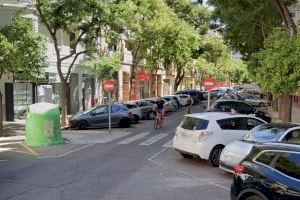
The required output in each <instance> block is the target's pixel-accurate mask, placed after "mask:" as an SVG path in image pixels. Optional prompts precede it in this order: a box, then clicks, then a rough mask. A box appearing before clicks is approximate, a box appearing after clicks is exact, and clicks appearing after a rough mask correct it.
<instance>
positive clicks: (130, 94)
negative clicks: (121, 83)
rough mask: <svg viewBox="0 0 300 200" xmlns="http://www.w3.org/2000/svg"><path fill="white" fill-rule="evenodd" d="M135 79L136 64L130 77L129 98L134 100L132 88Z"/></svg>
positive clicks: (132, 67)
mask: <svg viewBox="0 0 300 200" xmlns="http://www.w3.org/2000/svg"><path fill="white" fill-rule="evenodd" d="M133 63H134V62H133ZM133 79H135V66H134V65H132V66H131V71H130V78H129V100H133V99H132V92H133V90H132V89H133V88H132V82H133ZM134 84H135V83H134ZM135 87H136V86H135Z"/></svg>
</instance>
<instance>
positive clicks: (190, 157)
mask: <svg viewBox="0 0 300 200" xmlns="http://www.w3.org/2000/svg"><path fill="white" fill-rule="evenodd" d="M180 155H181V156H182V157H184V158H188V159H192V158H194V157H193V156H192V155H190V154H186V153H182V152H180Z"/></svg>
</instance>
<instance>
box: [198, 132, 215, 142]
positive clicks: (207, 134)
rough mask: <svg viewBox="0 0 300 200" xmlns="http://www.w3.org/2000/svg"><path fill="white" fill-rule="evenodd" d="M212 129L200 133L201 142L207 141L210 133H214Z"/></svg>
mask: <svg viewBox="0 0 300 200" xmlns="http://www.w3.org/2000/svg"><path fill="white" fill-rule="evenodd" d="M212 134H213V132H212V131H202V132H200V134H199V142H203V141H205V140H206V139H207V138H208V137H209V136H210V135H212Z"/></svg>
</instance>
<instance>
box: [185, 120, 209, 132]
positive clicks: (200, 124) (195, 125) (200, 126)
mask: <svg viewBox="0 0 300 200" xmlns="http://www.w3.org/2000/svg"><path fill="white" fill-rule="evenodd" d="M207 126H208V120H204V119H197V118H193V117H185V118H184V120H183V121H182V123H181V127H182V128H184V129H187V130H194V129H195V130H204V129H206V128H207Z"/></svg>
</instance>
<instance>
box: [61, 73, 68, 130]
mask: <svg viewBox="0 0 300 200" xmlns="http://www.w3.org/2000/svg"><path fill="white" fill-rule="evenodd" d="M67 110H68V104H67V81H66V80H64V79H63V80H61V119H60V121H61V126H62V127H66V126H67V125H68V120H67Z"/></svg>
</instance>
